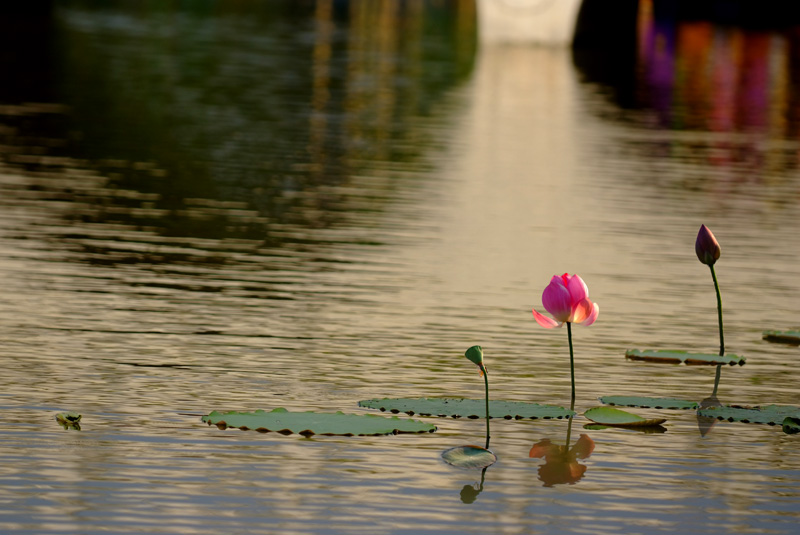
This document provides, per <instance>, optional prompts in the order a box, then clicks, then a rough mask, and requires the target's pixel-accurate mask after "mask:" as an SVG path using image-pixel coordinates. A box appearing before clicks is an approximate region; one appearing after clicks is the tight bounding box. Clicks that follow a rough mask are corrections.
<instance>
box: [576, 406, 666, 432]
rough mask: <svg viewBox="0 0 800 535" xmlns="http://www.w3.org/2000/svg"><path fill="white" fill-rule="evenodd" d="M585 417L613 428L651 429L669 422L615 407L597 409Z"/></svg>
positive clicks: (587, 412)
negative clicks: (643, 416)
mask: <svg viewBox="0 0 800 535" xmlns="http://www.w3.org/2000/svg"><path fill="white" fill-rule="evenodd" d="M583 415H584V416H585V417H586V418H588V419H589V420H591V421H593V422H594V423H596V424H600V425H608V426H611V427H650V426H655V425H661V424H663V423H664V422H666V421H667V419H666V418H652V419H649V420H648V419H646V418H642V417H641V416H638V415H636V414H632V413H630V412H628V411H623V410H621V409H615V408H613V407H595V408H593V409H589V410H588V411H586V412H584V413H583Z"/></svg>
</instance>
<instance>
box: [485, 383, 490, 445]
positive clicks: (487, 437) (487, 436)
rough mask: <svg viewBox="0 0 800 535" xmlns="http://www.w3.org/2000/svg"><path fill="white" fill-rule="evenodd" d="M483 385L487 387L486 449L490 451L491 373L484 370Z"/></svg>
mask: <svg viewBox="0 0 800 535" xmlns="http://www.w3.org/2000/svg"><path fill="white" fill-rule="evenodd" d="M483 383H484V385H485V386H486V449H487V450H488V449H489V438H490V435H489V372H488V371H486V368H485V367H484V368H483Z"/></svg>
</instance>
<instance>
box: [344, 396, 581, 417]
mask: <svg viewBox="0 0 800 535" xmlns="http://www.w3.org/2000/svg"><path fill="white" fill-rule="evenodd" d="M358 406H359V407H368V408H370V409H380V410H382V411H389V412H393V413H395V414H397V413H399V412H404V413H406V414H408V415H410V416H413V415H414V414H418V415H420V416H451V417H453V418H461V417H466V418H485V417H486V401H485V400H483V399H462V398H418V399H408V398H406V399H397V398H395V399H390V398H384V399H368V400H365V401H359V402H358ZM574 414H575V412H574V411H570V410H568V409H565V408H563V407H557V406H555V405H539V404H538V403H526V402H524V401H490V402H489V417H490V418H505V419H506V420H511V419H512V418H513V419H517V420H521V419H523V418H530V419H532V420H535V419H537V418H543V419H550V418H568V417H569V416H572V415H574Z"/></svg>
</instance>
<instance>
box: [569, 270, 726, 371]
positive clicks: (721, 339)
mask: <svg viewBox="0 0 800 535" xmlns="http://www.w3.org/2000/svg"><path fill="white" fill-rule="evenodd" d="M708 267H709V268H711V278H712V279H714V290H716V292H717V317H718V318H719V356H720V357H721V356H723V355H725V336H724V335H723V334H722V297H721V296H720V293H719V283H718V282H717V274H716V272H715V271H714V265H713V264H712V265H710V266H708ZM567 326H569V324H567Z"/></svg>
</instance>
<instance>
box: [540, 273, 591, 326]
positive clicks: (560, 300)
mask: <svg viewBox="0 0 800 535" xmlns="http://www.w3.org/2000/svg"><path fill="white" fill-rule="evenodd" d="M542 304H543V305H544V308H545V309H546V310H547V311H548V312H549V313H550V314H552V315H553V318H554V319H553V318H548V317H547V316H545V315H543V314H540V313H538V312H536V310H535V309H534V311H533V317H534V318H535V319H536V322H537V323H538V324H539V325H541V326H542V327H544V328H545V329H552V328H553V327H561V326H562V325H563V324H564V323H565V322H567V323H581V324H583V325H591V324H592V323H594V321H595V320H596V319H597V314H599V313H600V307H599V306H598V305H597V303H592V302H591V301H589V288H587V287H586V283H585V282H583V279H581V278H580V277H579V276H577V275H568V274H566V273H564V274H563V275H561V276H558V275H554V276H553V278H552V279H550V284H548V285H547V288H545V289H544V292H542Z"/></svg>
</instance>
